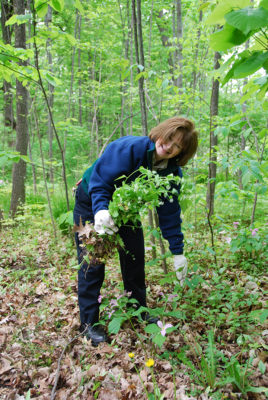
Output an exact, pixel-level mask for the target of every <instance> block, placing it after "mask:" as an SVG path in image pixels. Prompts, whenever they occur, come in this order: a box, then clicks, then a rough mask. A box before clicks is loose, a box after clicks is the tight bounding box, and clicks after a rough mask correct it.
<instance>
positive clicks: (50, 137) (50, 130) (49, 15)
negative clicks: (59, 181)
mask: <svg viewBox="0 0 268 400" xmlns="http://www.w3.org/2000/svg"><path fill="white" fill-rule="evenodd" d="M51 22H52V8H51V6H48V10H47V15H46V18H45V24H46V26H47V27H49V24H50V23H51ZM51 43H52V41H51V39H48V40H47V43H46V50H47V60H48V65H49V70H50V71H51V72H52V55H51V51H50V47H51ZM48 91H49V94H48V103H49V107H50V108H51V110H52V108H53V100H54V86H53V85H51V84H50V83H48ZM47 123H48V126H47V127H48V143H49V161H50V163H52V161H53V127H52V122H51V117H50V113H49V112H48V122H47ZM49 179H50V182H51V183H52V185H53V186H54V175H53V167H52V165H50V166H49Z"/></svg>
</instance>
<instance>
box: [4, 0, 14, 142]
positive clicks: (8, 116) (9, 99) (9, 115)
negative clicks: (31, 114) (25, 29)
mask: <svg viewBox="0 0 268 400" xmlns="http://www.w3.org/2000/svg"><path fill="white" fill-rule="evenodd" d="M12 14H13V5H12V2H11V1H8V0H2V1H1V25H2V36H3V42H4V43H5V44H11V34H12V30H11V27H10V26H6V21H7V20H8V19H9V18H10V17H11V16H12ZM11 88H12V86H11V83H10V82H7V81H6V80H3V90H4V104H3V111H4V112H3V114H4V126H6V127H8V128H9V127H10V128H11V129H16V122H15V120H14V113H13V96H12V93H11ZM8 145H9V146H11V145H12V143H11V142H10V141H9V140H8Z"/></svg>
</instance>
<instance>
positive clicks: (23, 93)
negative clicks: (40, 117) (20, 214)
mask: <svg viewBox="0 0 268 400" xmlns="http://www.w3.org/2000/svg"><path fill="white" fill-rule="evenodd" d="M14 13H15V14H18V15H21V14H24V13H25V2H24V0H15V1H14ZM15 47H17V48H23V49H25V48H26V32H25V24H21V25H17V24H16V25H15ZM22 64H23V63H22ZM24 65H26V63H25V62H24ZM27 115H28V90H27V88H26V87H25V86H23V84H22V82H20V81H19V80H16V116H17V127H16V133H17V136H16V151H18V152H19V153H20V154H21V155H27V149H28V123H27ZM25 180H26V162H25V161H24V160H22V159H20V161H19V162H18V163H15V164H14V166H13V171H12V194H11V205H10V213H11V215H12V216H13V217H14V216H15V215H16V213H17V211H18V207H19V206H20V205H23V204H24V203H25Z"/></svg>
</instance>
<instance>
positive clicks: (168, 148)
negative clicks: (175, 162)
mask: <svg viewBox="0 0 268 400" xmlns="http://www.w3.org/2000/svg"><path fill="white" fill-rule="evenodd" d="M181 151H182V145H181V138H180V136H179V135H173V136H171V137H170V139H168V140H167V141H166V142H163V139H161V138H159V139H157V141H156V142H155V155H156V157H155V158H156V161H160V160H167V159H169V158H173V157H176V156H177V155H178V154H180V152H181Z"/></svg>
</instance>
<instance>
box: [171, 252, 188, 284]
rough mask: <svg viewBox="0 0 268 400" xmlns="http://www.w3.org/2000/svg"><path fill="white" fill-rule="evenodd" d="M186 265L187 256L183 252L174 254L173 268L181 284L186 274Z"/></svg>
mask: <svg viewBox="0 0 268 400" xmlns="http://www.w3.org/2000/svg"><path fill="white" fill-rule="evenodd" d="M187 265H188V262H187V258H186V257H184V255H183V254H179V255H174V268H175V271H176V275H177V279H178V281H179V283H180V285H181V286H183V284H184V281H185V278H186V275H187Z"/></svg>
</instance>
